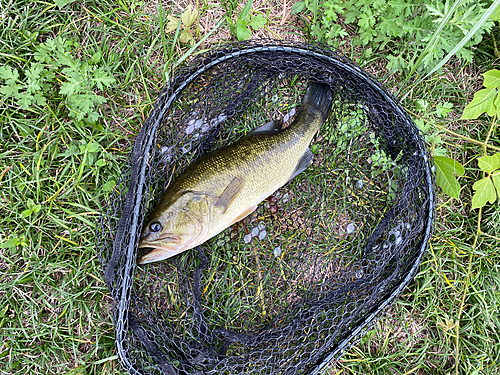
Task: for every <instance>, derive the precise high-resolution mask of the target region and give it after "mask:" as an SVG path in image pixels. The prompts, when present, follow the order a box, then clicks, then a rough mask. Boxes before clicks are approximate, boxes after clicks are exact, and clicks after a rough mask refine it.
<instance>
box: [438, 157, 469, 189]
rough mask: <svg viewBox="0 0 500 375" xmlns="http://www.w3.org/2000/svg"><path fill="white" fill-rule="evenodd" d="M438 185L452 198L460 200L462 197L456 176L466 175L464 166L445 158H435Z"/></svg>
mask: <svg viewBox="0 0 500 375" xmlns="http://www.w3.org/2000/svg"><path fill="white" fill-rule="evenodd" d="M434 164H435V165H436V183H437V185H438V186H439V187H440V188H441V189H443V192H444V193H445V194H447V195H449V196H450V197H453V198H455V199H458V198H459V196H460V184H459V183H458V181H457V179H456V178H455V176H454V174H457V175H459V176H462V175H463V174H464V173H465V170H464V167H463V166H462V164H460V163H459V162H457V161H456V160H453V159H451V158H448V157H445V156H435V157H434Z"/></svg>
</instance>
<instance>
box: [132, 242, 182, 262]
mask: <svg viewBox="0 0 500 375" xmlns="http://www.w3.org/2000/svg"><path fill="white" fill-rule="evenodd" d="M153 246H154V245H153ZM140 247H151V246H150V245H147V244H146V245H143V246H140ZM185 249H186V246H179V245H173V246H161V245H160V246H156V247H155V249H154V250H152V251H150V252H149V253H147V254H144V255H143V256H142V257H140V258H139V259H137V264H147V263H152V262H159V261H160V260H165V259H168V258H171V257H173V256H174V255H177V254H179V253H181V252H183V251H184V250H185Z"/></svg>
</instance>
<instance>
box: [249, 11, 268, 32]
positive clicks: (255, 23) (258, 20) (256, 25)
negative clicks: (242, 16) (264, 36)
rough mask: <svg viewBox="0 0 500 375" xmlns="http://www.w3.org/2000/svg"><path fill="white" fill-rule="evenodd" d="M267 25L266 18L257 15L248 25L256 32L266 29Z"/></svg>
mask: <svg viewBox="0 0 500 375" xmlns="http://www.w3.org/2000/svg"><path fill="white" fill-rule="evenodd" d="M266 23H267V20H266V17H264V16H263V15H262V14H256V15H255V16H253V17H252V20H251V21H250V22H249V23H248V26H251V27H252V29H254V30H258V29H260V28H262V27H264V26H265V25H266Z"/></svg>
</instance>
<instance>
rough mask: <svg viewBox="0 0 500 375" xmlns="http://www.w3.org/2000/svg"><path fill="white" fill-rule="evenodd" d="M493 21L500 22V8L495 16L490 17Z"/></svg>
mask: <svg viewBox="0 0 500 375" xmlns="http://www.w3.org/2000/svg"><path fill="white" fill-rule="evenodd" d="M490 18H491V20H492V21H500V6H497V7H496V9H495V11H494V12H493V14H492V15H491V16H490Z"/></svg>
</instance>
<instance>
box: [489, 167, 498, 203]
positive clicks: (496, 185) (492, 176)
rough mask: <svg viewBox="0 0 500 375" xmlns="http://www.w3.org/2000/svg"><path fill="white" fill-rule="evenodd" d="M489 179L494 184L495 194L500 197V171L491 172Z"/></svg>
mask: <svg viewBox="0 0 500 375" xmlns="http://www.w3.org/2000/svg"><path fill="white" fill-rule="evenodd" d="M491 179H492V181H493V184H494V185H495V188H496V189H497V194H498V197H499V199H500V171H498V172H495V173H494V174H492V175H491Z"/></svg>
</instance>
